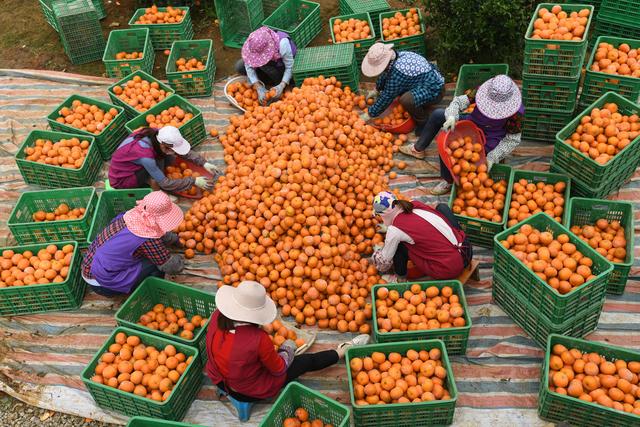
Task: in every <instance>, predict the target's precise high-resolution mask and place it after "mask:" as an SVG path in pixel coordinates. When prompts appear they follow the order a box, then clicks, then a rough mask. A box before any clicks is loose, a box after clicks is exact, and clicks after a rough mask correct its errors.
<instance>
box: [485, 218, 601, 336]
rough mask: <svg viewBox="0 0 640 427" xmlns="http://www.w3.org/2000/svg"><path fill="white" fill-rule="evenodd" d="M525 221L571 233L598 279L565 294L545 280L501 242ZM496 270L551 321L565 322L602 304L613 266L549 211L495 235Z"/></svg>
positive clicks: (543, 227)
mask: <svg viewBox="0 0 640 427" xmlns="http://www.w3.org/2000/svg"><path fill="white" fill-rule="evenodd" d="M524 224H529V225H531V226H532V227H533V228H535V229H538V230H540V231H549V232H551V233H552V234H553V235H554V236H556V235H558V234H567V235H568V236H569V241H570V242H571V243H573V244H574V245H576V248H577V249H578V250H579V251H580V252H581V253H582V255H584V256H586V257H589V258H591V260H592V261H593V265H592V266H591V271H592V274H593V275H594V276H596V278H595V279H592V280H590V281H589V282H587V283H585V284H583V285H582V286H579V287H577V288H574V289H573V290H572V291H571V292H569V293H567V294H564V295H561V294H560V293H559V292H558V291H556V290H555V289H553V288H552V287H551V286H549V285H548V284H547V283H546V282H543V281H542V279H540V278H539V277H538V276H536V274H535V273H534V272H533V270H530V269H529V268H527V266H526V265H524V264H523V263H522V262H521V261H520V260H519V259H518V258H517V257H516V256H515V255H514V254H512V253H511V252H510V251H509V250H508V249H506V248H505V247H504V246H502V244H501V243H500V242H501V241H503V240H506V239H507V237H508V236H509V235H511V234H515V233H517V232H518V230H519V229H520V227H522V226H523V225H524ZM493 251H494V264H493V270H494V273H495V274H496V275H499V276H501V277H503V278H505V279H506V283H507V285H508V286H509V288H510V289H512V290H513V291H514V292H517V293H518V294H519V295H521V296H522V297H523V299H525V300H526V301H528V302H529V304H531V305H532V306H533V308H535V309H536V310H538V311H539V312H540V313H541V314H542V315H543V316H545V317H546V318H547V319H548V320H549V321H550V322H551V323H554V324H562V323H564V322H567V321H568V320H570V319H573V318H574V317H576V316H577V315H579V314H580V313H584V312H586V311H588V310H589V309H590V308H591V307H593V306H594V305H595V304H598V303H599V302H600V301H601V300H602V299H603V298H604V295H605V293H606V287H607V282H608V280H609V276H610V275H611V271H612V270H613V266H612V265H611V263H610V262H609V261H607V260H606V259H605V258H604V257H603V256H602V255H600V254H599V253H598V252H596V251H595V250H594V249H592V248H591V247H590V246H589V245H587V244H586V243H585V242H583V241H582V240H581V239H580V238H578V236H576V235H575V234H573V233H571V232H570V231H569V229H568V228H567V227H565V226H563V225H561V224H559V223H557V222H556V221H554V220H553V219H552V218H551V217H550V216H548V215H547V214H545V213H543V212H540V213H538V214H536V215H533V216H531V217H529V218H527V219H525V220H524V221H522V222H520V223H518V224H516V225H515V226H513V227H511V228H509V229H507V230H505V231H503V232H502V233H500V234H498V235H496V236H495V245H494V247H493Z"/></svg>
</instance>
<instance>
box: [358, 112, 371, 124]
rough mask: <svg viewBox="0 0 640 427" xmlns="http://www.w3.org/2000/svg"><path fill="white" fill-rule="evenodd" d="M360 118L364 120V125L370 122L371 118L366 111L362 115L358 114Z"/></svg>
mask: <svg viewBox="0 0 640 427" xmlns="http://www.w3.org/2000/svg"><path fill="white" fill-rule="evenodd" d="M360 118H361V119H362V120H364V122H365V123H368V122H369V121H371V116H369V113H368V112H367V111H363V112H362V113H360Z"/></svg>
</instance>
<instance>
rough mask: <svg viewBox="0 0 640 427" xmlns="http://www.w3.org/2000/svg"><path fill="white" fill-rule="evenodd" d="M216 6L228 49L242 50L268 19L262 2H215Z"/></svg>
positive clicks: (227, 0) (224, 42)
mask: <svg viewBox="0 0 640 427" xmlns="http://www.w3.org/2000/svg"><path fill="white" fill-rule="evenodd" d="M215 6H216V13H217V16H218V21H219V23H220V35H221V36H222V43H223V44H224V45H225V46H227V47H233V48H237V49H240V48H241V47H242V45H243V44H244V42H245V40H246V39H247V37H249V34H251V33H252V32H253V31H254V30H257V29H258V28H259V27H260V26H261V25H262V21H264V19H265V18H267V17H268V15H266V14H265V11H264V9H263V2H262V0H215ZM279 6H280V5H278V7H279ZM275 9H277V7H276V8H275ZM275 9H274V10H275Z"/></svg>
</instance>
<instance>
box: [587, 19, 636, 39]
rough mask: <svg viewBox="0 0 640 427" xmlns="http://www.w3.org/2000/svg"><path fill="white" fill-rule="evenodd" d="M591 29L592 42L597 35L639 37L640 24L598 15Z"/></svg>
mask: <svg viewBox="0 0 640 427" xmlns="http://www.w3.org/2000/svg"><path fill="white" fill-rule="evenodd" d="M595 21H596V23H595V25H594V29H593V38H592V40H591V41H592V43H593V42H594V41H595V39H596V38H597V37H600V36H612V37H624V38H630V39H640V26H637V25H635V26H631V25H628V24H626V23H624V22H619V21H617V20H615V19H613V20H612V19H611V18H608V17H607V16H601V15H598V16H597V17H596V20H595Z"/></svg>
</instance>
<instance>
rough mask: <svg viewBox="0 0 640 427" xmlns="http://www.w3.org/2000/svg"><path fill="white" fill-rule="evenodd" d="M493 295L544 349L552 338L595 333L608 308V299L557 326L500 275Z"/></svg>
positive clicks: (506, 311) (496, 301)
mask: <svg viewBox="0 0 640 427" xmlns="http://www.w3.org/2000/svg"><path fill="white" fill-rule="evenodd" d="M492 295H493V300H494V302H495V303H496V304H497V305H498V306H499V307H500V308H502V310H503V311H504V312H505V313H506V314H507V315H508V316H509V317H510V318H511V320H513V322H514V323H515V324H516V325H518V326H520V328H522V330H524V331H525V332H526V333H527V335H529V336H530V337H531V338H532V339H533V340H534V341H535V342H536V344H537V345H538V346H539V347H541V348H544V347H545V345H546V343H547V339H548V338H549V335H551V334H561V335H567V336H572V337H578V338H581V337H584V336H586V335H588V334H590V333H591V332H593V331H595V330H596V328H597V327H598V321H599V319H600V314H601V313H602V307H603V305H604V298H602V299H600V300H599V301H594V302H593V304H592V306H591V307H589V308H588V309H587V310H585V311H584V312H580V313H578V314H576V315H575V316H574V317H572V318H571V319H568V320H567V321H566V322H564V323H561V324H554V323H551V322H550V321H549V319H547V318H546V317H545V316H544V315H543V314H542V313H540V311H539V310H538V309H536V308H535V307H533V306H532V305H531V304H529V303H528V302H527V301H526V300H525V299H524V298H522V296H521V295H519V294H518V293H517V292H514V290H513V288H511V287H509V284H508V279H504V278H503V277H501V276H500V275H499V274H494V276H493V284H492Z"/></svg>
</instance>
